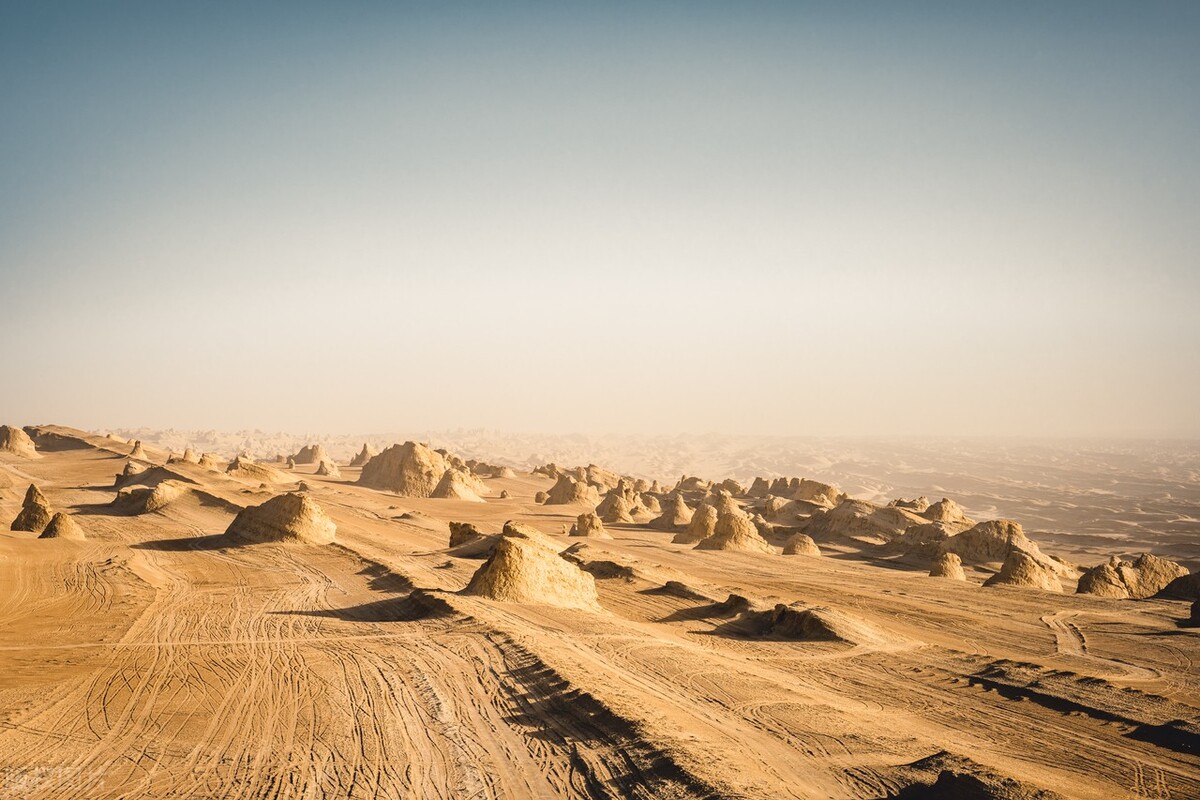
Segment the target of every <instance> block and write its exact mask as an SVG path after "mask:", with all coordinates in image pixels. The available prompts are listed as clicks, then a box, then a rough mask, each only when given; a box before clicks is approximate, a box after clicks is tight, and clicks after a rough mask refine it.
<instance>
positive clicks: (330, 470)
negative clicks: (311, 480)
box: [317, 459, 342, 478]
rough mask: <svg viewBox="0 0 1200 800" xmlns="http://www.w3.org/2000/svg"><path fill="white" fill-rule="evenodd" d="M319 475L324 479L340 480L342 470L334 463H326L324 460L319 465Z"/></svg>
mask: <svg viewBox="0 0 1200 800" xmlns="http://www.w3.org/2000/svg"><path fill="white" fill-rule="evenodd" d="M317 474H318V475H320V476H321V477H323V478H340V477H342V471H341V470H340V469H338V465H337V464H335V463H333V462H332V461H326V460H324V459H322V460H321V462H320V463H318V464H317Z"/></svg>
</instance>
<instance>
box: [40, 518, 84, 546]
mask: <svg viewBox="0 0 1200 800" xmlns="http://www.w3.org/2000/svg"><path fill="white" fill-rule="evenodd" d="M38 538H39V539H70V540H72V541H76V542H82V541H84V540H85V539H87V537H86V536H84V535H83V528H80V527H79V525H78V523H76V522H75V520H74V519H72V518H71V517H70V516H68V515H67V514H64V513H63V512H61V511H59V512H58V513H57V514H55V515H54V516H53V517H51V518H50V524H48V525H47V526H46V529H45V530H43V531H42V534H41V536H39V537H38Z"/></svg>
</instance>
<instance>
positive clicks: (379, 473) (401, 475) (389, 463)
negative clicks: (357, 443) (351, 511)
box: [358, 442, 448, 497]
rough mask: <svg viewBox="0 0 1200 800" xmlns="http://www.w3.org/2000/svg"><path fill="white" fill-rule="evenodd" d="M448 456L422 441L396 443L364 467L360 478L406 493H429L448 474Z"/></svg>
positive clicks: (374, 486) (365, 483)
mask: <svg viewBox="0 0 1200 800" xmlns="http://www.w3.org/2000/svg"><path fill="white" fill-rule="evenodd" d="M447 467H448V465H447V464H446V459H445V457H443V456H442V454H441V453H439V452H437V451H436V450H431V449H430V448H428V447H426V446H425V445H423V444H420V443H418V442H405V443H404V444H394V445H392V446H391V447H389V448H387V449H386V450H384V451H383V452H382V453H380V454H379V455H377V456H375V457H374V458H372V459H371V460H370V461H368V462H367V463H366V465H365V466H364V467H363V468H362V475H360V476H359V478H358V482H359V483H360V484H362V485H363V486H369V487H371V488H373V489H384V490H386V491H389V492H395V493H396V494H399V495H404V496H405V497H429V496H430V495H432V494H433V490H434V489H436V488H437V486H438V484H439V483H440V482H441V480H442V476H443V475H445V474H446V469H447Z"/></svg>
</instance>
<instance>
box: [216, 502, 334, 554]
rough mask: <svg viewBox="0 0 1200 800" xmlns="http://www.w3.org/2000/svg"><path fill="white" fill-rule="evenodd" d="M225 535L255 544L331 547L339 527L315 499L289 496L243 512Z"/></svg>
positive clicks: (251, 507)
mask: <svg viewBox="0 0 1200 800" xmlns="http://www.w3.org/2000/svg"><path fill="white" fill-rule="evenodd" d="M225 533H226V535H230V536H237V537H240V538H242V539H247V540H249V541H252V542H298V543H302V544H330V543H331V542H333V541H334V537H335V534H336V533H337V525H336V524H334V522H333V520H331V519H330V518H329V517H327V516H326V515H325V512H324V511H322V510H321V507H320V506H319V505H317V503H316V502H315V501H314V500H313V499H312V498H310V497H308V496H307V495H303V494H298V493H295V492H289V493H288V494H281V495H278V496H277V497H272V498H271V499H270V500H268V501H267V502H265V503H263V504H262V505H258V506H250V507H249V508H246V509H243V510H242V511H241V512H239V513H238V515H237V516H236V517H235V518H234V520H233V522H232V523H230V525H229V528H228V529H227V530H226V531H225Z"/></svg>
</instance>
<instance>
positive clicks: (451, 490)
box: [429, 467, 484, 503]
mask: <svg viewBox="0 0 1200 800" xmlns="http://www.w3.org/2000/svg"><path fill="white" fill-rule="evenodd" d="M477 481H478V479H477V478H475V477H474V476H473V475H471V473H469V472H466V471H465V470H462V469H459V468H457V467H451V468H450V469H448V470H446V472H445V473H444V474H443V475H442V479H441V480H440V481H438V484H437V486H435V487H433V492H432V493H431V494H430V495H429V496H430V497H436V498H440V499H443V500H466V501H468V502H471V503H482V502H484V499H483V498H482V497H480V496H479V495H478V494H477V493H476V492H475V489H474V487H473V485H474V484H475V483H477Z"/></svg>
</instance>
